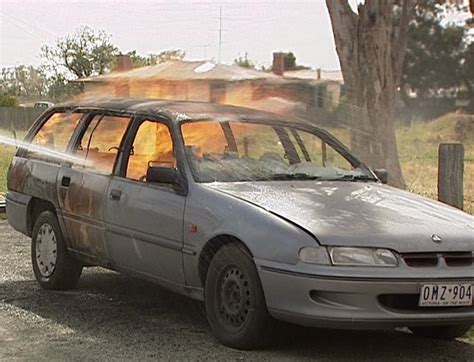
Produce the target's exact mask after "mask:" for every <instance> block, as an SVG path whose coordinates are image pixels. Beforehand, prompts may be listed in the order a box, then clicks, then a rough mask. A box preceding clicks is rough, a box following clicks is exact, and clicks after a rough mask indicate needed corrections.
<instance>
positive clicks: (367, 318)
mask: <svg viewBox="0 0 474 362" xmlns="http://www.w3.org/2000/svg"><path fill="white" fill-rule="evenodd" d="M258 270H259V275H260V280H261V282H262V287H263V291H264V294H265V298H266V303H267V308H268V311H269V313H270V314H271V315H272V316H273V317H274V318H276V319H279V320H284V321H287V322H290V323H295V324H300V325H306V326H315V327H329V328H342V329H384V328H392V327H410V326H423V325H454V324H474V306H471V307H439V308H421V307H418V295H419V292H420V287H421V284H424V283H430V282H437V283H458V282H463V283H469V282H470V283H472V284H473V285H474V278H463V279H456V280H453V279H445V280H441V279H438V278H437V279H436V280H433V279H431V280H430V279H417V280H412V279H375V278H351V277H345V278H342V277H330V276H316V275H307V274H298V273H295V272H294V271H286V270H281V269H275V268H269V267H265V266H259V268H258Z"/></svg>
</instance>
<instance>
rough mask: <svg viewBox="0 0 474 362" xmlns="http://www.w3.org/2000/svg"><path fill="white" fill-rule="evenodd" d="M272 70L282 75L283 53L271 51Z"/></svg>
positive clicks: (283, 65)
mask: <svg viewBox="0 0 474 362" xmlns="http://www.w3.org/2000/svg"><path fill="white" fill-rule="evenodd" d="M272 71H273V73H275V74H276V75H283V73H284V71H285V53H282V52H277V53H273V65H272Z"/></svg>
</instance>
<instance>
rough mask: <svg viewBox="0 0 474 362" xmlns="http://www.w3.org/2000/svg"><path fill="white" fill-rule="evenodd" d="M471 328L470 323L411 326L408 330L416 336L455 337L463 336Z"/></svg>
mask: <svg viewBox="0 0 474 362" xmlns="http://www.w3.org/2000/svg"><path fill="white" fill-rule="evenodd" d="M470 329H471V326H470V325H467V324H461V325H456V326H433V327H412V328H410V330H411V331H412V332H413V334H414V335H416V336H421V337H427V338H435V339H448V340H449V339H455V338H459V337H462V336H464V335H465V334H466V333H467V332H468V331H469V330H470Z"/></svg>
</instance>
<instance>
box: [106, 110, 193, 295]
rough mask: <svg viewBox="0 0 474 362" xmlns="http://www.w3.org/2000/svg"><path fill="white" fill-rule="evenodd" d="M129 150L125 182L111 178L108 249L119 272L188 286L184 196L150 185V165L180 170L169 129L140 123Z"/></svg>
mask: <svg viewBox="0 0 474 362" xmlns="http://www.w3.org/2000/svg"><path fill="white" fill-rule="evenodd" d="M124 150H129V152H125V151H124V159H123V165H122V170H121V173H120V176H115V177H113V178H112V180H111V183H110V188H109V194H108V199H107V210H106V223H107V245H108V249H109V250H110V253H111V259H112V261H113V263H114V266H115V267H116V268H117V269H118V270H126V271H131V272H135V273H138V274H141V275H142V276H147V277H149V278H152V279H154V280H155V281H158V282H159V281H161V282H171V283H167V286H168V287H171V288H173V286H176V285H178V284H184V274H183V262H182V254H181V250H182V246H183V213H184V203H185V196H184V195H183V192H182V191H180V190H179V189H177V188H176V187H174V186H173V185H169V184H159V183H151V182H147V179H146V174H147V169H148V166H149V165H160V166H161V167H170V168H176V167H177V166H176V165H177V162H176V158H175V152H174V147H173V140H172V136H171V131H170V129H169V127H168V126H167V125H166V124H165V123H163V122H161V121H158V120H151V119H143V120H137V121H136V124H135V125H134V127H132V131H131V132H130V134H129V136H127V142H126V145H125V147H124Z"/></svg>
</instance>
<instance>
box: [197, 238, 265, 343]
mask: <svg viewBox="0 0 474 362" xmlns="http://www.w3.org/2000/svg"><path fill="white" fill-rule="evenodd" d="M205 305H206V313H207V319H208V321H209V323H210V325H211V327H212V329H213V331H214V334H215V336H216V337H217V338H218V339H219V341H221V342H222V343H223V344H225V345H227V346H229V347H233V348H239V349H252V348H257V347H262V346H264V345H265V344H266V343H267V342H268V341H269V338H268V334H269V331H268V326H269V323H271V317H270V316H269V314H268V312H267V308H266V304H265V297H264V295H263V290H262V287H261V284H260V279H259V277H258V274H257V270H256V268H255V265H254V263H253V260H252V258H251V256H250V255H249V253H248V252H247V250H246V249H245V248H244V247H243V246H242V245H240V244H237V243H232V244H228V245H224V246H223V247H222V248H221V249H220V250H219V251H218V252H217V254H216V255H215V256H214V258H213V259H212V261H211V264H210V266H209V271H208V273H207V277H206V285H205Z"/></svg>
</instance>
